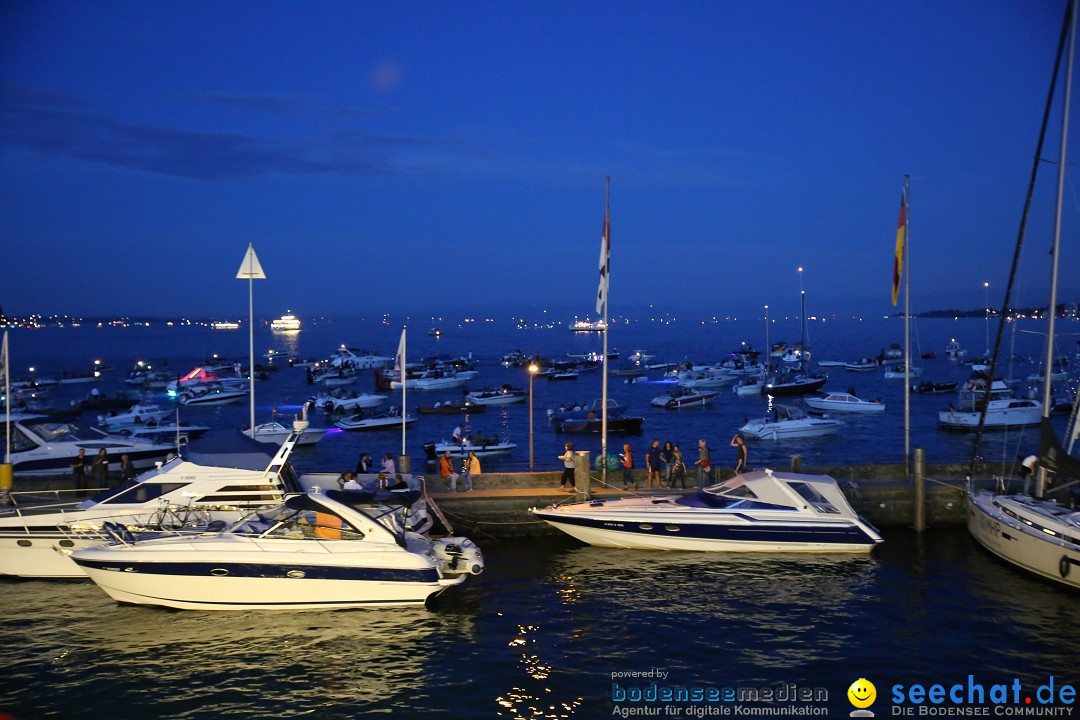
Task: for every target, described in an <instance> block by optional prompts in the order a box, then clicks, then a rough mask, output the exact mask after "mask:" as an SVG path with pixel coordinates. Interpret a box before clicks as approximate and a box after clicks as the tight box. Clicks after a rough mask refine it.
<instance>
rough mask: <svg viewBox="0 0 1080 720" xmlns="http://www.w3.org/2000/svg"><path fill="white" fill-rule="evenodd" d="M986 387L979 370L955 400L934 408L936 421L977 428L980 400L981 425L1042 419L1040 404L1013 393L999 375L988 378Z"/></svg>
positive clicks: (1033, 422)
mask: <svg viewBox="0 0 1080 720" xmlns="http://www.w3.org/2000/svg"><path fill="white" fill-rule="evenodd" d="M987 387H988V383H987V378H986V376H985V375H982V374H978V375H976V376H974V377H972V378H971V379H970V380H968V381H967V382H966V383H964V386H963V388H961V390H960V395H959V399H958V400H957V404H956V405H949V409H948V410H941V411H940V412H938V424H939V425H941V427H944V428H951V429H954V430H977V429H978V427H979V418H980V416H981V415H982V411H983V407H982V406H983V405H984V404H985V405H986V419H985V421H984V422H983V427H984V428H988V429H998V430H1002V429H1007V428H1014V427H1024V426H1026V425H1038V424H1039V423H1040V422H1041V421H1042V411H1043V406H1042V403H1041V402H1039V401H1038V400H1033V399H1030V398H1017V397H1013V393H1012V388H1010V387H1009V386H1008V385H1006V384H1005V381H1003V380H1001V379H1000V378H995V379H994V380H992V381H991V382H990V383H989V389H987Z"/></svg>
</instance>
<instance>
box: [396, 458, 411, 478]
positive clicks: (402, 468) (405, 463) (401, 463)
mask: <svg viewBox="0 0 1080 720" xmlns="http://www.w3.org/2000/svg"><path fill="white" fill-rule="evenodd" d="M397 471H398V473H400V474H402V475H411V474H412V461H411V460H410V459H409V456H408V455H398V459H397Z"/></svg>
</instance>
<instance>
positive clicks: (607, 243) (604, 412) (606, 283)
mask: <svg viewBox="0 0 1080 720" xmlns="http://www.w3.org/2000/svg"><path fill="white" fill-rule="evenodd" d="M603 242H604V252H603V258H604V260H605V263H604V268H603V269H602V272H603V273H604V276H603V278H602V279H601V281H600V282H601V283H602V287H601V292H603V294H604V297H603V301H604V354H603V356H602V357H601V362H602V363H603V370H604V374H603V380H602V381H601V382H602V384H601V386H600V405H601V410H600V413H601V415H600V418H601V419H600V457H601V458H603V462H602V464H601V467H603V470H602V475H603V481H604V482H605V483H606V482H607V426H608V422H607V421H608V331H609V328H610V326H609V325H608V305H609V302H608V292H609V291H610V289H611V278H610V276H609V273H608V272H607V271H608V270H609V269H610V265H611V176H608V177H606V178H604V239H603Z"/></svg>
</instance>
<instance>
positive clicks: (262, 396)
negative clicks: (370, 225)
mask: <svg viewBox="0 0 1080 720" xmlns="http://www.w3.org/2000/svg"><path fill="white" fill-rule="evenodd" d="M1019 325H1022V327H1023V329H1025V330H1034V331H1038V330H1041V329H1042V324H1041V323H1034V322H1029V323H1027V324H1018V326H1019ZM1076 325H1077V323H1064V327H1062V328H1059V329H1060V331H1061V333H1062V334H1063V335H1064V334H1066V333H1069V332H1076V331H1078V330H1080V328H1077V327H1075V326H1076ZM439 326H440V327H441V328H442V329H443V330H444V332H445V336H444V337H442V338H439V339H436V338H433V337H430V336H428V335H427V330H428V329H429V328H430V327H431V323H413V325H412V328H413V329H412V330H410V336H409V339H408V356H409V358H411V359H419V358H421V357H424V356H428V355H433V354H441V355H447V356H458V355H468V354H470V353H471V354H472V355H473V357H474V358H476V359H477V360H478V361H479V362H480V367H479V370H480V373H481V374H480V375H479V376H478V377H477V378H476V379H475V380H474V381H472V382H471V383H470V387H472V388H474V389H482V388H487V387H497V386H499V385H502V384H504V383H509V384H511V385H514V386H517V387H527V386H528V384H529V379H528V374H527V373H526V371H525V370H524V369H522V368H513V369H505V368H503V367H501V366H500V365H499V364H498V360H499V357H500V356H501V355H502V354H504V353H506V352H509V351H511V350H514V349H520V350H522V351H523V352H525V353H526V354H532V353H540V354H542V355H545V356H558V355H564V354H566V353H583V352H587V351H590V350H599V349H600V339H599V337H597V336H596V335H595V334H579V333H571V332H569V331H567V330H565V329H562V328H560V329H554V330H535V329H531V330H518V329H516V328H515V327H514V325H513V324H512V323H510V322H508V321H501V322H490V323H488V322H483V321H478V322H474V323H462V324H461V326H460V327H457V326H452V325H450V324H442V323H440V324H439ZM916 330H917V332H916V333H915V334H916V335H917V337H918V345H917V347H916V348H915V349H914V350H913V354H916V355H917V354H919V351H920V350H921V351H923V352H926V351H931V350H932V351H934V352H936V353H937V354H938V355H939V358H938V359H934V360H924V361H921V364H922V365H923V366H924V369H925V374H924V377H926V378H927V379H933V380H936V381H948V380H960V381H962V380H964V379H965V378H966V377H968V376H969V375H970V371H969V369H968V368H967V367H966V366H964V365H962V364H961V363H958V362H956V361H950V360H948V359H945V358H944V348H945V344H946V343H947V342H948V341H949V340H950V339H951V338H954V337H955V338H957V339H958V340H959V341H960V342H961V343H962V344H963V345H964V346H965V347H967V348H968V349H969V350H971V351H972V353H973V354H980V353H981V352H982V350H983V348H984V345H985V337H986V325H985V324H984V323H983V321H981V320H960V321H955V320H921V321H919V322H918V323H917V325H916ZM990 330H991V332H993V331H994V328H993V326H992V325H991V327H990ZM764 335H765V333H764V323H763V322H762V321H756V322H755V321H727V322H720V323H716V324H713V323H709V324H700V323H698V324H694V323H686V324H672V325H665V324H661V323H650V322H638V323H634V324H632V325H630V326H616V328H615V330H613V332H612V340H611V346H612V347H613V348H617V349H619V350H620V351H621V353H622V355H623V359H621V360H619V361H614V364H613V367H617V366H618V365H619V363H620V362H625V358H626V357H627V356H628V355H630V354H631V353H632V352H634V351H635V350H644V351H647V352H650V353H653V354H655V355H656V356H657V358H658V359H661V360H669V361H679V360H684V359H694V360H697V361H706V362H707V361H715V360H716V359H719V358H720V357H721V356H722V355H723V354H725V353H727V352H730V351H732V350H734V349H736V348H738V347H739V346H740V344H741V343H747V344H748V345H751V346H754V347H758V348H761V347H763V346H764V344H765V337H764ZM399 337H400V326H397V325H393V326H391V325H387V324H383V323H381V322H379V321H366V322H365V321H339V322H321V323H318V324H315V323H309V324H308V325H307V326H305V329H304V330H303V331H302V332H300V333H299V334H298V335H293V336H284V335H273V334H271V333H270V332H268V331H266V330H263V331H261V332H257V333H256V336H255V349H256V354H257V355H261V354H262V353H264V352H266V350H268V349H270V348H274V349H275V350H277V351H279V352H284V353H286V354H287V356H295V357H307V358H319V357H326V356H328V355H329V354H330V353H332V352H333V350H334V349H335V348H336V347H337V346H338V345H340V344H342V343H345V344H348V345H350V346H354V347H362V348H369V349H373V350H375V351H377V352H380V353H382V354H385V355H388V356H390V355H393V354H394V352H395V350H396V348H397V344H398V339H399ZM798 337H799V327H798V322H797V320H796V319H794V318H792V319H789V320H787V321H778V322H775V323H773V325H772V327H771V328H770V338H769V339H770V341H771V342H775V341H777V340H780V339H786V340H788V341H789V342H790V341H796V340H797V339H798ZM810 337H811V341H812V344H813V347H814V357H815V359H816V360H853V359H856V358H858V357H861V356H864V355H876V354H877V353H878V352H879V351H880V350H881V349H882V348H884V347H887V346H888V345H889V344H890V343H893V342H900V341H902V340H903V322H902V321H901V320H895V319H893V320H885V319H880V318H879V319H874V320H865V321H857V320H837V321H828V322H820V321H819V322H816V323H812V326H811V329H810ZM991 339H992V338H991ZM1042 342H1043V340H1042V338H1041V336H1038V335H1034V334H1031V333H1028V332H1018V333H1015V334H1011V335H1010V336H1008V337H1007V338H1006V344H1005V346H1004V352H1007V353H1015V354H1020V355H1024V356H1026V357H1030V358H1034V360H1028V361H1025V362H1019V363H1017V364H1015V365H1014V366H1013V367H1012V368H1011V371H1012V376H1013V377H1018V378H1024V377H1026V376H1027V375H1029V374H1031V373H1033V372H1036V371H1037V370H1038V358H1039V357H1040V356H1041V354H1042V351H1043V350H1042ZM1074 342H1075V341H1074V340H1073V339H1072V338H1071V337H1070V338H1066V339H1065V340H1064V341H1063V343H1066V344H1067V345H1066V344H1063V345H1062V346H1061V347H1062V350H1064V351H1068V350H1069V349H1070V348H1071V346H1072V344H1073V343H1074ZM913 344H914V340H913ZM215 353H216V354H218V355H219V356H222V357H225V358H229V359H233V358H237V359H241V358H243V359H246V358H247V355H248V336H247V333H246V332H243V331H240V332H228V331H213V330H209V329H205V328H191V327H174V328H169V327H165V326H164V325H160V324H159V325H157V326H152V327H149V328H96V327H80V328H74V329H46V330H38V331H16V332H14V333H13V334H12V337H11V354H12V366H13V369H14V370H13V372H14V374H15V375H24V374H26V370H27V368H29V367H31V366H32V367H34V368H35V369H36V372H37V373H39V374H42V375H50V374H51V375H59V374H60V373H61V372H63V371H65V370H67V371H69V372H77V371H78V372H81V371H83V370H84V369H86V368H88V367H89V364H90V363H91V362H92V360H93V359H95V358H98V359H101V360H103V361H104V362H106V363H108V364H109V365H111V366H113V367H114V368H115V370H114V371H113V372H112V373H110V374H108V375H106V376H105V380H104V381H103V382H102V384H101V389H102V390H103V391H112V390H116V389H121V388H123V387H125V386H124V385H123V383H122V379H123V377H124V375H126V373H127V370H128V369H129V368H130V367H132V365H133V364H134V363H135V361H136V360H140V359H141V360H148V361H153V362H154V363H155V365H157V366H161V365H162V363H163V362H167V363H168V367H169V368H170V369H172V370H173V371H174V372H176V373H177V374H181V373H185V372H187V371H188V370H190V369H191V368H192V367H194V366H195V365H196V364H198V363H199V362H200V361H201V360H202V359H203V358H206V357H209V356H212V355H213V354H215ZM245 362H246V360H245ZM1074 365H1075V366H1080V363H1074ZM829 374H830V380H829V382H828V384H827V385H826V387H827V388H830V389H836V390H844V389H847V388H848V387H850V386H854V388H855V389H856V391H857V393H858V394H859V395H860V396H861V397H865V398H881V399H883V400H884V401H885V403H886V406H887V409H886V412H885V414H884V416H877V417H858V416H850V415H849V416H845V417H842V419H843V420H844V421H845V422H847V423H848V425H847V427H845V428H843V429H842V430H841V432H840V433H839V434H838V435H835V436H830V437H825V438H812V439H802V440H798V439H796V440H784V441H781V442H780V443H777V442H774V441H751V442H750V464H751V466H756V467H762V466H768V465H775V466H781V465H786V464H787V463H788V462H789V460H790V456H791V455H793V454H799V455H801V456H802V457H803V459H804V461H806V462H807V463H808V464H811V465H815V464H822V465H844V464H855V463H896V462H903V449H904V434H903V411H904V408H903V381H902V380H885V379H884V378H883V377H882V373H881V371H876V372H872V373H857V372H848V371H844V370H843V369H837V368H831V369H830V372H829ZM1073 386H1074V387H1075V380H1074V381H1073ZM352 387H354V388H355V389H357V390H361V391H367V392H372V391H374V382H373V379H372V375H371V373H370V372H369V373H365V374H364V375H363V376H362V377H361V379H360V381H359V382H358V383H357V384H356V385H354V386H352ZM670 387H671V386H670V385H667V384H663V383H660V382H657V378H655V377H654V378H652V379H651V380H650V381H649V382H644V383H633V384H627V383H625V382H624V381H622V379H621V378H615V377H613V378H611V380H610V386H609V394H610V396H611V397H612V398H614V399H617V400H619V401H621V402H626V403H629V404H630V409H631V411H632V412H635V413H640V414H644V416H645V424H644V429H643V432H642V434H641V435H639V436H633V435H631V436H619V435H612V436H611V438H610V441H609V442H610V445H611V446H612V447H615V448H617V447H620V446H621V445H622V444H623V442H630V443H631V445H632V446H633V448H634V449H635V450H636V451H637V454H638V457H639V458H641V459H642V462H643V454H644V450H645V448H646V447H647V446H648V444H649V443H650V442H651V441H652V439H653V438H656V439H658V440H660V441H661V443H663V442H664V441H666V440H671V441H673V442H675V443H676V444H679V445H681V447H682V448H683V450H684V452H689V451H693V449H695V448H696V442H697V439H698V438H699V437H700V438H705V439H706V440H707V441H708V442H709V444H710V446H711V447H712V448H713V453H714V463H717V464H720V465H727V464H729V462H733V461H734V451H733V449H732V448H730V447H729V446H728V443H729V441H730V439H731V436H732V435H733V434H734V433H735V431H736V430H737V429H738V428H739V427H740V426H741V425H742V424H743V423H744V422H745V420H746V419H747V418H752V417H755V416H761V415H764V414H765V412H766V407H767V405H766V399H764V398H761V397H754V398H740V397H736V396H735V395H734V394H733V393H731V392H730V389H728V388H724V389H721V394H720V397H719V399H718V401H717V402H716V403H714V404H713V405H711V406H708V407H705V408H690V409H686V410H681V411H670V410H660V409H655V408H651V407H650V406H649V401H650V400H651V399H652V398H653V397H655V396H656V395H657V394H658V393H660V392H661V391H663V390H665V389H669V388H670ZM88 389H89V386H88V385H67V386H59V387H57V388H56V389H54V391H53V392H54V395H53V397H52V398H51V401H52V403H53V404H55V405H61V406H62V405H66V404H67V403H68V402H69V401H70V400H72V399H75V398H78V397H80V396H83V395H85V393H87V392H88ZM313 390H314V388H313V386H310V385H307V384H306V382H305V373H304V371H303V370H302V369H297V368H288V367H284V368H283V369H281V370H279V371H277V372H276V373H273V374H271V377H270V380H268V381H266V382H260V383H258V384H257V385H256V422H264V421H266V420H268V419H270V417H271V415H272V414H273V413H274V411H275V410H277V411H278V413H279V415H283V416H284V418H291V417H292V414H294V413H297V412H298V411H299V406H300V405H301V403H303V401H304V400H306V399H307V397H308V396H309V395H310V394H312V392H313ZM461 394H462V391H461V390H450V391H443V392H431V393H421V392H418V391H412V392H410V393H409V394H408V396H407V398H406V401H407V404H408V406H409V407H410V408H415V406H416V405H418V404H421V403H424V404H431V403H433V402H435V401H444V400H450V399H460V398H461ZM599 396H600V376H599V374H598V373H583V374H582V375H581V377H580V378H579V379H578V380H574V381H569V382H550V381H547V380H536V381H535V382H534V386H533V403H534V408H535V420H534V423H535V425H534V428H535V430H534V441H533V442H534V452H535V457H536V466H537V468H538V469H549V470H558V469H560V468H561V464H560V463H559V461H558V460H556V456H557V455H559V454H561V452H562V444H563V443H564V442H566V441H567V440H572V441H573V442H574V443H575V446H576V447H577V448H578V449H579V450H581V449H585V450H590V451H591V452H592V453H593V455H594V457H595V456H596V455H597V454H598V453H599V450H600V441H599V437H598V436H581V435H578V436H563V435H558V434H556V433H555V432H554V430H553V429H552V427H551V426H550V424H549V423H548V421H547V417H546V414H545V410H546V409H548V408H557V407H558V406H559V405H561V404H573V403H576V402H584V403H588V402H591V401H592V400H593V399H594V398H598V397H599ZM952 399H954V396H941V395H938V396H933V395H930V396H919V395H915V396H913V397H912V398H911V428H912V447H921V448H924V449H925V450H926V452H927V458H928V461H930V462H943V461H954V460H959V461H964V460H967V459H969V458H970V456H971V436H970V435H967V434H964V433H959V434H957V433H947V432H942V431H940V430H938V428H937V413H938V411H939V410H942V409H945V407H946V406H947V405H948V403H949V401H950V400H952ZM156 400H158V401H160V402H170V401H168V400H167V399H166V398H165V397H164V395H160V396H159V397H157V398H156ZM389 402H390V403H398V404H400V395H392V396H391V400H390V401H389ZM785 402H786V401H785ZM528 412H529V410H528V404H527V403H521V404H517V405H511V406H503V407H501V408H488V410H487V411H486V412H484V413H482V414H476V415H473V416H472V417H470V418H467V426H468V427H471V429H472V430H473V431H474V432H475V431H482V432H484V433H485V434H488V435H491V434H493V433H498V434H499V435H505V436H507V437H508V438H509V439H510V440H511V441H513V442H515V443H517V444H518V448H517V449H516V451H515V452H514V453H513V454H511V455H509V456H506V457H504V458H497V459H495V458H493V459H490V460H486V461H485V462H484V467H485V469H490V470H523V469H527V468H528V459H529V451H528V443H529V417H528ZM181 413H182V414H181V417H182V419H185V420H188V421H190V422H194V423H199V424H204V425H233V426H237V427H239V426H240V425H241V423H243V422H244V421H246V420H247V418H248V414H249V411H248V405H247V403H246V402H245V403H241V404H237V405H231V406H224V407H216V408H183V409H182V410H181ZM414 414H415V413H414ZM311 419H312V421H313V425H316V426H318V425H320V424H321V425H327V422H326V418H325V417H324V416H323V415H322V413H321V412H316V413H315V415H314V416H313V417H312V418H311ZM84 420H85V421H86V422H87V423H93V422H95V419H94V416H93V415H92V414H88V415H86V416H85V417H84ZM458 422H461V420H460V419H459V418H458V417H456V416H447V415H426V416H425V415H421V416H418V420H417V422H416V423H415V424H413V425H412V426H411V427H410V429H409V432H408V435H407V438H406V443H407V450H408V453H409V454H410V455H411V456H412V457H413V462H414V467H419V463H420V462H421V461H422V459H423V457H424V453H423V445H424V444H425V443H429V442H435V441H439V440H442V439H448V438H449V437H450V435H451V432H452V431H453V429H454V426H455V425H456V424H457V423H458ZM1036 443H1037V433H1036V432H1034V431H1031V430H1029V431H1026V432H1014V433H1010V434H1008V435H1006V434H1004V433H998V434H994V435H991V436H989V438H988V439H987V441H986V443H985V445H984V447H983V450H984V457H986V458H987V459H989V460H1004V461H1007V462H1012V461H1013V460H1014V459H1015V458H1016V456H1017V455H1018V454H1020V453H1021V452H1023V453H1024V454H1027V451H1028V450H1030V449H1032V448H1034V446H1035V445H1036ZM400 451H401V433H400V430H399V429H391V430H388V431H382V432H375V433H371V432H361V433H357V432H352V433H346V432H335V433H334V434H332V435H331V436H328V437H327V438H325V439H324V440H323V441H322V442H321V443H320V444H319V445H318V446H317V447H315V448H310V449H309V448H305V449H303V450H301V451H299V452H298V453H297V454H296V455H294V462H295V463H296V465H297V466H299V467H300V468H301V469H302V470H336V471H340V470H343V469H345V468H347V467H352V466H354V465H355V463H356V459H357V458H358V457H359V455H360V453H361V452H369V453H372V454H374V455H376V457H378V456H379V455H381V454H382V453H385V452H393V453H395V454H397V453H399V452H400Z"/></svg>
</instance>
